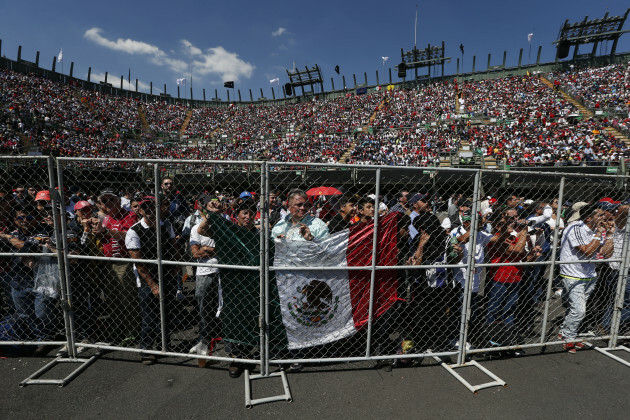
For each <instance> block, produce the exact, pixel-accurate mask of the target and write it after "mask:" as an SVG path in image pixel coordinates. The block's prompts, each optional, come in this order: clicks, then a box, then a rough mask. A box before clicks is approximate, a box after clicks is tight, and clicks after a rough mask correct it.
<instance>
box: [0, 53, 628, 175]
mask: <svg viewBox="0 0 630 420" xmlns="http://www.w3.org/2000/svg"><path fill="white" fill-rule="evenodd" d="M628 73H629V70H628V66H627V65H626V64H615V65H607V66H603V67H595V68H592V67H588V68H577V67H576V68H573V69H571V68H568V67H567V70H565V71H558V70H556V71H555V72H553V73H550V74H549V77H551V78H553V79H555V80H556V83H557V87H560V88H562V89H564V90H566V91H567V92H569V93H570V94H572V95H573V96H574V98H575V99H577V100H579V101H582V102H588V104H587V105H591V106H592V107H593V108H594V109H597V108H599V107H601V106H602V104H604V105H606V106H608V107H609V108H608V110H609V111H613V112H615V113H616V114H615V115H603V116H602V117H601V118H596V119H589V118H588V117H589V114H588V111H587V110H581V109H578V107H577V106H576V103H575V101H573V100H572V98H569V97H567V96H566V95H565V94H564V93H562V92H560V91H559V90H557V89H551V88H550V87H549V86H547V85H546V84H545V83H543V79H542V78H541V77H540V76H542V75H541V74H538V75H533V76H529V75H518V76H508V77H502V78H495V79H486V80H479V81H476V80H470V78H464V79H462V78H460V79H459V80H458V79H457V78H453V79H451V80H437V81H435V82H434V83H431V84H428V85H422V86H415V87H412V88H409V87H405V86H402V85H399V86H398V87H397V88H396V87H395V88H394V89H393V90H389V89H382V90H377V89H370V90H371V91H370V92H369V93H368V94H365V95H355V94H350V93H346V95H342V96H337V97H330V96H329V97H322V98H316V97H313V98H309V99H308V100H305V101H303V102H299V103H294V102H288V101H287V102H275V103H273V104H271V105H254V104H248V105H246V106H239V104H236V105H234V104H232V105H230V106H203V107H193V106H191V105H193V103H190V102H172V101H157V100H149V101H143V100H141V99H139V98H135V99H134V98H130V97H126V96H125V97H120V96H114V95H108V94H103V93H102V92H95V91H92V90H87V89H83V88H81V87H80V86H78V85H77V83H73V84H63V83H59V82H53V81H51V80H49V79H47V78H45V77H42V76H37V75H35V74H23V73H18V72H14V71H10V70H2V71H1V72H0V87H1V91H0V92H1V93H0V106H1V107H2V112H1V113H0V145H1V146H2V148H3V149H4V150H5V151H6V152H10V153H20V152H21V153H25V152H28V151H33V150H32V149H37V150H40V151H42V152H43V153H53V154H55V155H64V156H80V157H110V156H116V157H140V158H193V159H201V158H203V159H222V160H234V159H267V160H271V161H295V162H326V163H334V162H349V163H378V164H386V165H420V166H429V165H434V164H438V163H439V161H440V159H442V160H443V159H444V158H445V157H446V156H449V155H453V154H457V152H458V151H460V150H462V149H468V147H470V148H471V150H475V151H476V152H477V154H480V155H485V156H488V157H491V158H492V159H503V158H505V159H506V160H507V163H510V164H519V163H520V164H528V165H529V164H535V165H566V164H575V163H583V162H588V163H598V164H603V163H615V162H619V160H620V159H621V158H622V157H624V156H626V157H627V156H628V146H627V145H626V144H625V142H623V141H622V140H620V139H619V138H615V137H614V136H612V135H610V134H608V133H607V132H606V131H605V127H606V126H608V125H616V126H617V127H618V128H619V129H623V128H624V127H627V124H628V101H629V96H628V86H627V85H628ZM145 99H146V98H145ZM194 104H195V105H198V103H194ZM206 105H207V104H206ZM610 107H613V108H610ZM580 113H581V114H582V115H581V117H580V118H579V121H575V119H573V118H572V117H573V116H576V115H578V114H580ZM164 133H175V137H178V138H179V137H180V136H181V137H182V138H189V139H195V140H189V141H188V142H187V143H186V144H179V145H177V146H174V145H172V144H165V143H164V142H155V141H138V140H140V139H145V140H152V139H153V140H154V139H155V138H156V136H158V135H160V134H164ZM29 148H31V150H28V149H29Z"/></svg>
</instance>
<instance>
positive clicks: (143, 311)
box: [138, 284, 161, 349]
mask: <svg viewBox="0 0 630 420" xmlns="http://www.w3.org/2000/svg"><path fill="white" fill-rule="evenodd" d="M138 303H139V306H140V317H141V318H142V322H141V331H140V347H141V348H143V349H151V348H153V347H154V346H155V343H156V341H159V338H160V335H161V329H160V320H161V318H160V298H159V297H158V296H153V292H152V291H151V288H150V287H149V286H147V285H146V284H143V285H142V286H141V287H140V288H139V289H138Z"/></svg>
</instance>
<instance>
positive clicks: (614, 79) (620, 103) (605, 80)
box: [552, 64, 630, 114]
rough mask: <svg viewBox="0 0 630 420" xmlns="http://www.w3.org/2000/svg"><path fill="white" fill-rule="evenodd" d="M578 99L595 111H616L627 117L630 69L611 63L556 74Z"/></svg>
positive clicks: (629, 97)
mask: <svg viewBox="0 0 630 420" xmlns="http://www.w3.org/2000/svg"><path fill="white" fill-rule="evenodd" d="M552 76H553V77H554V78H555V80H556V81H558V82H559V83H560V86H563V87H565V88H566V89H567V91H568V92H570V93H571V94H572V95H573V96H574V97H576V98H577V99H579V100H580V101H582V102H583V103H585V104H586V105H587V106H589V107H591V108H614V109H617V110H620V111H623V112H625V113H626V114H627V112H628V104H629V103H630V89H629V88H630V66H628V65H626V64H611V65H608V66H604V67H594V68H591V67H587V68H580V69H572V70H569V71H565V72H556V73H554V74H553V75H552Z"/></svg>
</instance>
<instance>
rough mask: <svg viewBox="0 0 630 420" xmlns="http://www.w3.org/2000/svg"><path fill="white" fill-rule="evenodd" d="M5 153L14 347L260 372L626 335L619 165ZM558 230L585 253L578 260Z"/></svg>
mask: <svg viewBox="0 0 630 420" xmlns="http://www.w3.org/2000/svg"><path fill="white" fill-rule="evenodd" d="M2 161H3V162H4V163H5V164H4V168H3V170H4V172H5V174H4V175H5V179H6V180H7V182H6V185H5V186H6V187H10V189H14V188H15V190H16V191H15V196H14V197H9V198H8V199H4V200H1V201H0V204H1V205H2V206H4V207H6V208H4V207H3V208H4V210H3V208H0V213H1V214H0V215H3V216H2V217H3V222H4V226H5V228H4V231H3V232H2V235H3V236H2V244H3V247H4V248H3V251H4V252H3V253H2V254H3V255H2V256H1V257H3V258H6V260H5V266H4V267H5V269H4V272H3V274H4V275H3V305H2V310H3V315H7V316H11V317H13V318H15V319H17V320H18V323H19V324H20V325H21V326H22V329H20V330H19V331H18V334H17V335H16V336H15V338H14V339H12V340H10V341H9V342H10V343H20V344H26V343H32V344H35V345H41V344H55V345H57V346H60V345H62V344H64V343H66V344H69V349H67V350H66V351H68V352H69V353H70V354H71V355H73V354H75V351H76V353H79V352H80V351H81V350H82V349H83V348H86V347H101V348H109V349H115V350H122V351H129V352H136V353H142V354H143V358H144V360H145V361H148V362H149V363H150V362H152V361H151V360H150V355H151V354H163V355H171V356H187V355H189V354H192V355H193V357H197V358H199V359H203V360H208V359H210V360H214V361H220V362H224V363H228V362H230V364H231V367H232V368H234V367H236V368H237V369H236V370H239V369H241V368H242V367H243V366H246V365H254V364H257V365H261V370H262V371H263V373H268V367H269V364H274V365H276V364H279V365H289V364H290V365H291V368H292V369H294V370H300V369H301V368H302V365H303V364H304V363H310V364H313V365H317V366H323V365H331V364H333V365H334V364H336V363H338V362H351V363H356V364H359V365H360V366H365V365H366V363H367V364H371V363H373V362H374V360H380V362H379V364H380V365H381V366H385V367H395V366H400V365H405V364H414V363H418V361H419V360H421V359H422V358H423V357H426V356H442V357H447V356H451V361H455V358H456V360H457V363H458V364H461V363H463V361H464V360H466V359H467V358H471V357H476V358H479V357H505V356H514V355H516V354H519V353H521V352H529V351H530V350H528V349H530V348H531V349H537V348H539V349H540V348H544V347H546V346H554V348H556V349H558V350H560V349H562V348H563V347H564V349H566V350H569V351H573V350H574V349H580V348H581V347H582V346H583V344H581V343H583V342H586V343H589V344H596V345H597V344H599V343H605V342H606V341H608V344H609V346H612V347H614V346H615V345H617V342H618V340H621V339H624V338H628V337H629V336H630V332H628V325H630V324H629V323H628V320H630V297H629V296H630V292H629V291H628V288H629V286H628V283H629V282H628V281H627V276H626V275H624V273H626V272H627V268H628V264H627V261H628V255H629V253H630V250H629V248H630V246H629V243H628V236H627V234H626V230H625V225H626V223H627V221H628V207H629V206H628V203H627V199H628V191H627V178H625V177H621V176H601V175H592V174H576V173H571V174H569V173H559V172H549V171H545V172H544V173H543V172H536V171H521V172H517V171H495V170H479V169H452V168H414V167H405V168H391V167H386V166H366V165H326V164H301V163H278V162H273V163H265V162H255V161H246V162H237V161H235V162H212V161H184V160H142V159H136V160H133V159H132V160H122V159H77V158H58V159H56V161H55V160H54V159H52V158H48V159H44V160H42V158H41V157H39V158H28V159H25V158H12V157H11V158H10V157H4V158H3V160H2ZM96 173H98V176H96V175H95V174H96ZM23 187H24V188H23ZM29 187H30V188H34V196H33V197H32V198H31V199H29V198H25V201H24V202H20V197H21V194H22V193H23V192H24V193H25V194H28V192H29ZM7 189H9V188H4V190H7ZM38 194H39V196H38ZM578 203H580V204H579V205H577V206H576V204H578ZM582 203H584V204H586V203H595V204H596V206H595V207H594V208H590V207H588V206H587V207H581V205H582ZM585 211H589V212H592V214H590V215H586V214H583V212H585ZM580 212H581V213H580ZM595 217H596V218H597V221H596V222H593V223H594V224H593V223H592V220H593V219H594V218H595ZM573 219H576V220H578V221H579V220H582V221H586V222H587V224H589V223H590V225H589V226H590V229H591V230H592V231H593V232H595V234H592V232H590V231H588V230H585V229H584V228H582V227H580V226H581V223H580V222H577V224H576V223H575V222H573ZM587 219H588V220H587ZM158 220H159V221H161V223H160V226H161V228H160V229H155V226H157V222H158ZM574 229H581V230H579V232H580V234H575V233H572V234H571V231H572V230H574ZM11 231H16V232H11ZM40 231H41V232H40ZM44 231H45V232H44ZM567 232H569V233H567ZM574 232H575V231H574ZM44 233H46V235H44ZM11 234H13V235H11ZM570 235H573V236H570ZM22 237H23V238H24V239H20V238H22ZM25 239H26V240H25ZM566 242H569V243H570V244H571V246H572V247H573V248H575V246H580V247H582V248H576V250H577V251H576V252H574V255H573V256H571V255H569V254H570V253H569V254H567V249H569V248H570V247H569V248H564V247H565V245H564V244H565V243H566ZM596 242H598V243H596ZM44 247H45V248H44ZM589 247H590V248H589ZM471 249H474V250H475V252H469V250H471ZM46 250H50V251H53V252H51V253H49V255H43V252H44V251H46ZM576 259H579V260H580V261H579V263H576V261H575V260H576ZM45 270H48V271H45ZM576 270H577V271H576ZM580 270H582V271H580ZM576 272H577V273H580V272H583V274H584V275H585V276H586V275H587V274H588V276H590V277H592V278H593V279H592V280H578V279H576V278H575V277H583V276H576V275H573V274H575V273H576ZM590 277H588V278H590ZM585 278H586V277H585ZM51 279H52V280H51ZM46 281H47V282H48V283H45V282H46ZM51 282H52V283H51ZM50 284H53V285H54V288H53V289H51V291H50V293H48V292H46V290H47V289H46V285H50ZM47 293H48V294H47ZM55 293H56V294H55ZM16 302H17V303H18V304H20V305H22V304H23V303H24V302H26V303H24V304H23V305H22V306H19V305H16ZM42 302H43V303H42ZM75 344H76V346H75ZM66 347H68V346H67V345H66ZM44 350H48V351H50V350H51V348H50V347H49V348H47V349H46V348H45V349H44ZM58 350H62V349H58ZM532 351H535V350H532ZM234 359H236V360H234ZM234 362H235V363H234ZM202 364H203V362H202ZM232 370H233V369H231V373H232Z"/></svg>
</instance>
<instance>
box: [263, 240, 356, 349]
mask: <svg viewBox="0 0 630 420" xmlns="http://www.w3.org/2000/svg"><path fill="white" fill-rule="evenodd" d="M348 234H349V231H348V230H345V231H342V232H339V233H337V234H334V235H331V236H329V237H328V238H326V239H324V240H322V241H319V242H306V241H287V240H284V239H282V240H276V244H275V245H276V247H275V257H274V267H280V266H285V267H286V266H290V267H306V266H311V267H317V266H318V267H339V268H340V270H332V271H321V270H319V271H318V270H313V271H301V270H296V271H289V270H278V271H276V282H277V285H278V294H279V297H280V307H281V312H282V322H283V324H284V326H285V329H286V333H287V340H288V348H289V349H290V350H292V349H301V348H305V347H311V346H317V345H321V344H326V343H331V342H333V341H337V340H340V339H342V338H345V337H348V336H351V335H352V334H354V333H355V332H356V331H357V330H356V328H355V326H354V320H353V317H352V302H351V299H350V282H349V279H348V270H344V269H343V268H344V267H346V266H347V260H346V250H347V248H348Z"/></svg>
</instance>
